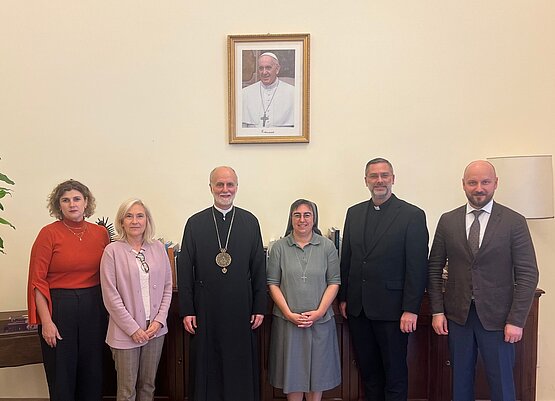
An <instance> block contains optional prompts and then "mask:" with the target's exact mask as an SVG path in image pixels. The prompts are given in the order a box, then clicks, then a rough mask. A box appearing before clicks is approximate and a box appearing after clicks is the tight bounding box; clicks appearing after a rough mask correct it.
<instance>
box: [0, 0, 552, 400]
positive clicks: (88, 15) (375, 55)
mask: <svg viewBox="0 0 555 401" xmlns="http://www.w3.org/2000/svg"><path fill="white" fill-rule="evenodd" d="M554 20H555V2H553V1H552V0H529V1H520V0H489V1H474V0H469V1H454V0H447V1H446V0H433V1H432V0H429V1H391V0H387V1H385V0H379V1H378V0H349V1H345V2H342V3H338V2H329V1H313V0H307V1H294V0H282V1H280V2H278V3H271V4H269V3H264V4H262V3H259V2H252V1H247V0H238V1H232V2H224V1H220V2H210V1H205V2H202V1H196V2H191V1H165V2H137V1H118V2H113V1H105V0H101V1H95V2H84V1H82V2H75V1H67V0H54V1H48V2H32V1H31V2H29V1H25V2H21V1H4V2H2V4H1V5H0V60H1V62H0V65H1V67H0V157H2V160H1V161H0V171H2V172H6V173H8V174H9V175H10V176H11V177H12V178H13V179H14V180H15V181H16V186H15V191H16V192H15V195H14V197H13V198H12V199H7V200H6V201H5V202H4V204H5V207H6V212H5V213H2V214H1V215H2V216H5V217H9V219H10V220H11V221H12V222H13V223H14V224H16V225H17V230H16V231H12V230H9V229H7V228H6V227H0V230H1V231H0V232H1V236H2V237H3V238H4V239H5V242H6V247H7V251H8V254H7V255H5V256H1V255H0V264H1V268H0V277H1V278H0V310H13V309H23V308H25V307H26V298H25V290H26V279H27V263H28V254H29V249H30V247H31V244H32V242H33V240H34V238H35V236H36V234H37V232H38V230H39V229H40V227H41V226H43V225H45V224H47V223H48V222H50V221H51V218H50V217H49V216H48V213H47V211H46V209H45V204H46V196H47V194H48V193H49V191H50V190H51V188H52V187H53V186H54V185H55V184H56V183H58V182H59V181H61V180H63V179H66V178H70V177H72V178H76V179H80V180H82V181H84V182H85V183H86V184H87V185H89V186H90V188H91V189H92V190H93V191H94V194H95V196H96V197H97V201H98V207H97V214H96V216H95V218H96V217H98V216H109V217H111V218H112V217H113V215H114V214H115V212H116V208H117V206H118V205H119V203H120V202H121V201H122V200H124V199H126V198H128V197H130V196H139V197H142V198H143V199H144V200H145V201H146V202H147V203H149V204H150V206H151V208H152V210H153V212H154V215H155V218H156V222H157V224H158V235H160V236H163V237H165V238H167V239H171V240H173V241H180V239H181V232H182V229H183V225H184V222H185V220H186V218H187V217H188V216H189V215H191V214H192V213H193V212H195V211H198V210H199V209H201V208H203V207H205V206H208V205H209V204H210V200H211V198H210V194H209V192H208V187H207V179H208V172H209V170H210V169H211V168H212V167H213V166H215V165H219V164H229V165H232V166H234V167H235V168H236V170H237V172H238V173H239V177H240V187H239V193H238V197H237V204H238V205H240V206H242V207H245V208H247V209H250V210H252V211H253V212H254V213H255V214H256V215H257V216H258V217H259V219H260V222H261V225H262V230H263V235H264V240H265V242H267V241H268V240H270V239H272V238H277V237H279V236H280V235H281V234H282V232H283V230H284V228H285V224H286V218H287V216H286V215H287V210H288V206H289V204H290V203H291V201H293V200H294V199H296V198H298V197H301V196H303V197H307V198H309V199H313V200H314V201H316V202H317V203H318V204H319V207H320V210H321V226H322V227H329V226H332V225H334V226H339V227H341V226H342V224H343V218H344V215H345V211H346V208H347V207H348V206H349V205H351V204H353V203H355V202H358V201H361V200H363V199H365V198H366V197H367V196H368V193H367V191H366V189H365V188H364V186H363V166H364V164H365V162H366V161H367V160H369V159H370V158H372V157H375V156H384V157H387V158H389V159H390V160H391V161H392V163H393V164H394V166H395V168H396V175H397V180H396V184H395V187H394V189H395V192H396V193H397V195H398V196H400V197H401V198H405V199H407V200H409V201H411V202H413V203H415V204H417V205H419V206H420V207H422V208H423V209H425V210H426V212H427V216H428V225H429V229H430V232H431V233H432V234H433V232H434V230H435V225H436V223H437V220H438V218H439V216H440V214H441V213H442V212H444V211H446V210H449V209H451V208H454V207H455V206H458V205H460V204H462V203H463V202H464V200H465V199H464V196H463V193H462V191H461V188H460V177H461V171H462V169H463V167H464V166H465V165H466V163H467V162H469V161H470V160H473V159H477V158H485V157H488V156H502V155H519V154H553V153H555V139H554V138H555V135H554V134H555V132H554V131H555V112H554V111H555V110H554V105H555V74H554V71H555V40H554V38H555V23H554ZM267 32H271V33H297V32H301V33H304V32H308V33H310V34H311V40H312V43H311V138H312V139H311V142H310V144H281V145H229V144H228V143H227V139H226V138H227V133H226V129H227V58H226V36H227V35H228V34H247V33H267ZM500 185H503V177H500ZM535 189H536V188H530V187H528V186H527V185H526V182H523V183H522V190H523V191H527V192H529V193H530V197H533V196H534V191H535ZM530 227H531V231H532V234H533V237H534V241H535V244H536V248H537V254H538V259H539V262H540V269H541V282H540V285H541V287H542V288H544V289H545V290H546V291H547V295H546V296H544V297H543V298H542V302H541V308H540V309H541V313H540V345H539V366H538V374H539V375H538V397H537V398H538V400H555V382H554V381H553V380H552V376H553V372H554V371H555V346H554V345H553V342H551V341H549V340H548V339H549V338H550V337H551V338H552V337H553V336H555V317H554V314H553V313H549V311H550V310H553V309H554V308H555V301H554V297H553V294H554V293H555V273H554V271H553V260H554V256H555V250H554V249H555V247H554V246H553V239H554V238H555V222H554V221H553V220H547V221H534V222H531V223H530ZM46 394H47V391H46V386H45V382H44V378H43V373H42V370H41V367H40V365H37V366H30V367H23V368H16V369H3V370H0V397H35V396H45V395H46Z"/></svg>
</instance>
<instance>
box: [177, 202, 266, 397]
mask: <svg viewBox="0 0 555 401" xmlns="http://www.w3.org/2000/svg"><path fill="white" fill-rule="evenodd" d="M234 210H235V216H234V218H233V225H232V228H231V233H230V236H229V243H228V248H227V252H228V253H229V254H230V255H231V258H232V261H231V264H230V265H229V266H228V267H227V272H226V273H223V272H222V268H221V267H219V266H218V265H217V264H216V261H215V259H216V255H217V254H218V253H219V251H220V248H219V244H218V237H217V234H216V227H215V225H214V217H213V214H212V213H214V216H215V218H216V222H217V224H218V231H219V234H220V241H221V244H222V247H225V244H226V238H227V236H228V230H229V227H230V224H231V220H232V214H233V210H232V211H230V212H228V213H227V214H226V217H225V219H223V215H222V213H220V212H219V211H217V210H216V209H215V208H213V207H211V208H208V209H206V210H203V211H201V212H199V213H196V214H195V215H193V216H191V217H190V218H189V220H188V221H187V224H186V225H185V232H184V234H183V241H182V246H181V253H180V255H179V258H178V270H177V277H178V289H179V308H180V315H181V317H183V316H190V315H196V317H197V329H196V334H195V335H193V336H191V345H190V372H191V373H190V376H189V378H190V391H189V396H190V397H191V398H190V399H191V400H192V401H239V400H240V401H251V400H252V401H257V400H259V399H260V382H259V376H260V366H259V361H258V345H257V338H256V332H255V331H253V330H252V329H251V323H250V318H251V315H253V314H262V315H263V314H264V313H265V312H266V307H267V305H266V304H267V293H266V264H265V260H264V249H263V246H262V238H261V234H260V225H259V224H258V220H257V219H256V217H255V216H254V215H253V214H252V213H250V212H248V211H246V210H244V209H240V208H238V207H234Z"/></svg>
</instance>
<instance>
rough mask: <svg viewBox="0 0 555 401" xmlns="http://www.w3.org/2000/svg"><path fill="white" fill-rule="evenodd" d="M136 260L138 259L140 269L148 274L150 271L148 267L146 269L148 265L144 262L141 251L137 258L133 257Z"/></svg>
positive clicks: (143, 255)
mask: <svg viewBox="0 0 555 401" xmlns="http://www.w3.org/2000/svg"><path fill="white" fill-rule="evenodd" d="M135 257H136V258H137V259H139V262H141V269H142V270H143V271H144V272H145V273H148V272H149V270H150V267H148V263H146V260H145V254H144V253H143V252H142V251H141V252H139V253H138V254H137V256H135Z"/></svg>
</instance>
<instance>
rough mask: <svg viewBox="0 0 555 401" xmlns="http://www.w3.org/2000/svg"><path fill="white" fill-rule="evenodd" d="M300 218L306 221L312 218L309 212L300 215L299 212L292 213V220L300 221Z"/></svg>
mask: <svg viewBox="0 0 555 401" xmlns="http://www.w3.org/2000/svg"><path fill="white" fill-rule="evenodd" d="M301 217H304V219H305V220H308V219H310V218H311V217H312V213H310V212H304V213H300V212H294V213H293V218H294V219H297V220H300V218H301Z"/></svg>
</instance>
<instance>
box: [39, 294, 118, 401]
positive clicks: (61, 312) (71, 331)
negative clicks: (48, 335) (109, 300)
mask: <svg viewBox="0 0 555 401" xmlns="http://www.w3.org/2000/svg"><path fill="white" fill-rule="evenodd" d="M50 295H51V297H52V320H53V321H54V323H55V324H56V326H57V327H58V331H59V333H60V335H61V337H62V340H57V344H56V347H54V348H51V347H50V346H49V345H48V344H46V342H45V341H44V339H43V338H42V326H39V336H40V340H41V348H42V357H43V361H44V370H45V372H46V380H47V382H48V391H49V392H50V400H52V401H99V400H101V399H102V353H103V350H104V341H105V338H106V327H107V314H106V310H105V309H104V304H103V303H102V294H101V292H100V286H96V287H91V288H83V289H75V290H70V289H53V290H50Z"/></svg>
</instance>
